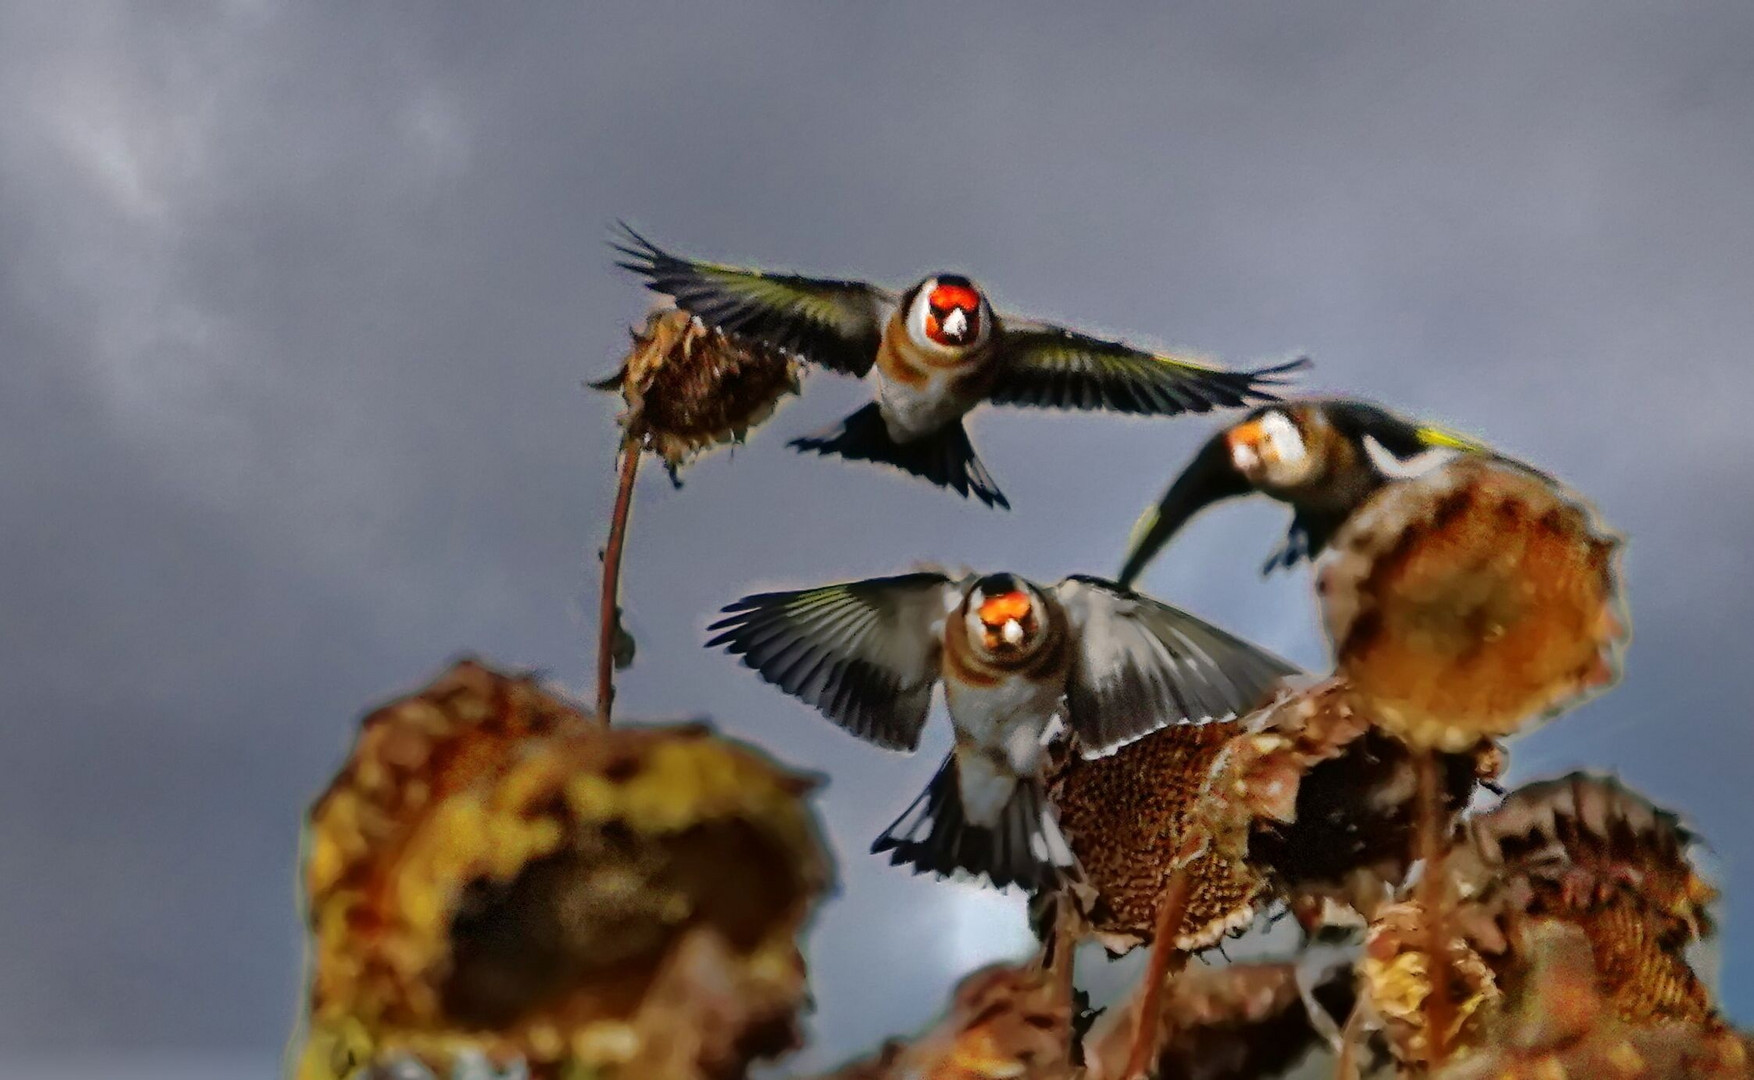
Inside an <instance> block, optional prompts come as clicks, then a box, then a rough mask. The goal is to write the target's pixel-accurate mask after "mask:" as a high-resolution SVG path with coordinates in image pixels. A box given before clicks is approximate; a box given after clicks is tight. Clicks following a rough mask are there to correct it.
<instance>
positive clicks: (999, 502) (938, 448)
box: [786, 401, 1011, 510]
mask: <svg viewBox="0 0 1754 1080" xmlns="http://www.w3.org/2000/svg"><path fill="white" fill-rule="evenodd" d="M786 445H788V446H791V447H793V448H795V449H798V450H814V451H816V452H817V453H818V454H839V455H840V456H841V457H844V458H849V459H851V460H853V461H876V462H880V463H882V464H884V465H893V466H895V467H896V468H898V469H901V470H903V471H906V472H910V473H913V474H914V475H915V476H918V477H923V478H924V479H927V480H930V481H931V482H932V483H934V484H937V485H938V486H939V487H947V488H950V489H951V490H953V491H955V492H956V493H957V494H959V495H961V496H963V497H964V498H967V497H968V496H969V495H973V496H974V497H975V498H977V499H979V500H980V501H981V502H984V503H986V504H987V505H988V506H998V507H1002V508H1004V509H1006V510H1009V509H1011V504H1010V502H1008V501H1006V499H1005V496H1004V494H1003V493H1001V492H1000V491H999V485H997V484H995V483H993V478H992V476H991V475H990V474H989V473H988V472H987V467H986V466H985V465H982V464H981V460H980V458H978V457H976V456H975V453H974V446H973V445H972V444H971V443H970V442H969V441H968V432H967V431H965V430H963V427H962V421H961V420H957V421H955V422H954V423H950V424H946V425H944V427H943V428H941V429H940V430H938V431H934V432H932V433H931V434H930V435H922V436H920V437H919V438H917V439H910V440H909V441H907V442H896V441H895V439H894V438H892V437H891V436H890V434H889V425H888V424H886V423H884V421H883V411H882V409H881V407H880V406H879V405H878V404H877V403H876V402H875V401H873V402H872V403H871V404H869V405H867V406H865V407H864V408H862V409H860V410H859V411H858V412H855V413H853V414H852V415H851V416H849V417H847V418H846V419H845V420H842V421H841V422H840V423H839V424H836V425H835V426H834V427H832V428H829V429H827V430H826V431H819V432H817V433H816V434H814V435H806V436H804V437H803V438H800V439H793V440H792V441H791V442H790V443H787V444H786Z"/></svg>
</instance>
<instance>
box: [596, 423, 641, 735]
mask: <svg viewBox="0 0 1754 1080" xmlns="http://www.w3.org/2000/svg"><path fill="white" fill-rule="evenodd" d="M639 455H640V446H639V440H638V439H636V438H634V437H633V436H631V435H629V436H628V437H626V438H625V439H622V440H621V480H620V483H619V484H618V485H617V487H616V489H615V510H614V513H613V516H611V517H610V519H609V542H608V543H607V544H605V545H604V547H603V595H602V598H601V601H600V603H599V606H598V617H597V722H598V723H599V724H602V725H603V726H604V727H608V726H609V707H610V706H611V705H613V704H614V703H615V641H616V639H617V638H618V637H619V636H620V634H621V609H620V607H619V606H618V604H617V602H616V598H617V594H618V593H619V592H620V589H621V548H622V544H623V543H624V542H625V541H626V539H627V518H628V514H629V513H630V512H631V511H632V509H633V480H634V476H635V474H636V473H638V471H639Z"/></svg>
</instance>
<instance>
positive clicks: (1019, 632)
mask: <svg viewBox="0 0 1754 1080" xmlns="http://www.w3.org/2000/svg"><path fill="white" fill-rule="evenodd" d="M999 636H1000V637H1002V638H1004V639H1005V644H1007V645H1017V644H1020V643H1021V642H1022V641H1023V624H1022V623H1020V622H1018V621H1017V620H1016V619H1006V620H1005V627H1004V629H1002V630H1000V631H999Z"/></svg>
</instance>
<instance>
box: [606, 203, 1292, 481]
mask: <svg viewBox="0 0 1754 1080" xmlns="http://www.w3.org/2000/svg"><path fill="white" fill-rule="evenodd" d="M622 228H623V229H626V232H627V237H626V239H625V241H623V242H620V243H618V244H616V251H617V252H618V253H620V254H621V255H622V256H624V257H625V259H624V261H622V262H620V263H618V264H617V265H619V266H621V267H623V268H624V269H627V270H631V271H633V272H634V273H636V274H638V275H639V276H640V277H642V278H644V279H645V283H646V286H647V287H648V288H650V289H652V290H653V291H654V292H658V293H662V294H664V295H666V296H668V297H670V298H671V299H672V300H673V301H674V302H675V304H676V306H677V307H679V308H682V309H683V310H684V311H687V312H689V313H690V314H692V315H694V316H695V317H696V318H699V319H700V320H701V321H702V322H704V323H706V324H708V325H709V326H713V327H716V328H718V329H720V330H722V331H724V332H726V333H733V334H741V335H745V336H748V337H752V338H755V339H758V340H760V341H762V342H764V343H767V344H769V345H774V346H778V347H779V348H782V349H785V350H787V351H788V352H791V353H793V354H795V355H797V356H799V357H801V358H802V359H804V360H807V361H809V362H810V363H813V364H818V365H820V366H822V367H825V368H828V369H830V370H832V371H837V372H840V373H842V374H846V375H854V376H858V377H860V378H863V377H864V376H865V375H866V374H868V373H869V372H870V371H871V369H872V368H873V367H875V368H876V369H877V400H876V401H874V402H872V403H871V404H869V405H867V406H865V407H864V408H862V409H860V410H858V411H857V412H855V413H853V414H852V415H851V416H849V417H847V418H846V419H845V420H843V421H842V422H841V423H840V424H839V425H837V426H835V427H834V428H831V429H829V430H827V431H824V432H820V433H818V434H815V435H809V436H805V437H804V438H801V439H795V440H793V441H792V443H791V444H790V445H792V446H793V447H796V448H797V449H799V450H814V451H816V452H818V453H820V454H839V455H840V456H842V457H845V458H851V459H855V460H863V461H875V462H881V463H883V464H887V465H893V466H895V467H896V468H899V469H903V470H905V471H907V472H910V473H913V474H914V475H916V476H920V477H923V478H925V479H927V480H929V481H931V482H932V483H934V484H937V485H939V486H940V487H948V488H951V489H954V490H955V491H956V492H957V493H959V494H961V495H962V496H964V497H965V498H966V497H967V496H968V495H969V494H971V493H972V494H973V495H974V496H975V497H976V498H978V499H980V500H981V501H982V502H984V503H986V504H987V505H989V506H995V505H996V506H1001V507H1006V508H1009V507H1010V503H1009V502H1007V501H1006V499H1005V496H1004V495H1003V494H1001V493H1000V491H999V488H998V485H997V484H995V483H994V482H993V478H992V476H991V475H990V474H989V473H988V472H987V470H986V466H984V465H982V464H981V461H980V459H979V458H978V457H976V456H975V452H974V447H973V446H972V445H970V443H969V441H968V433H967V431H965V430H964V429H963V426H962V418H963V416H964V415H965V414H966V413H967V412H968V411H969V410H970V409H972V408H974V407H975V406H976V405H978V404H980V403H981V402H983V401H989V402H993V403H994V404H999V405H1032V406H1037V407H1041V408H1056V409H1109V410H1112V411H1115V412H1123V413H1141V414H1151V415H1158V416H1173V415H1175V414H1177V413H1184V412H1196V413H1203V412H1207V411H1209V410H1211V409H1213V408H1218V407H1236V406H1242V405H1246V404H1249V403H1251V402H1261V401H1277V400H1278V398H1277V397H1276V396H1275V394H1274V393H1273V388H1274V387H1276V386H1279V385H1281V384H1282V383H1283V382H1284V376H1285V375H1287V374H1288V373H1290V372H1292V371H1296V370H1299V369H1301V368H1304V367H1306V366H1308V364H1309V360H1308V358H1306V357H1300V358H1298V359H1296V360H1292V361H1290V362H1288V363H1283V364H1278V365H1275V366H1272V367H1266V368H1261V369H1259V370H1256V371H1230V370H1227V369H1224V368H1220V367H1214V366H1212V365H1209V364H1204V363H1201V362H1199V361H1196V360H1192V359H1189V358H1186V357H1181V356H1172V355H1168V354H1164V353H1154V352H1150V351H1148V350H1145V349H1138V348H1134V347H1132V346H1130V345H1126V344H1123V343H1122V342H1119V341H1109V340H1105V339H1103V338H1098V337H1092V336H1090V335H1087V334H1082V333H1079V332H1077V331H1074V330H1067V329H1065V328H1063V327H1060V326H1055V325H1052V324H1050V323H1045V322H1037V321H1034V320H1030V319H1024V318H1019V317H1016V316H1011V315H999V314H997V313H996V312H994V310H993V308H992V305H991V303H989V301H988V299H987V296H986V294H985V293H983V292H982V291H981V290H980V288H979V287H977V286H976V285H975V284H974V283H973V282H972V281H970V280H969V279H967V278H965V277H961V276H959V275H956V274H935V275H933V276H931V277H928V278H925V279H924V280H922V281H920V282H918V283H917V284H915V285H914V286H913V287H912V288H909V289H907V290H906V291H905V292H903V293H901V294H900V295H899V296H897V295H896V294H895V293H893V292H891V291H889V290H887V289H882V288H879V287H877V286H875V285H869V284H866V283H865V282H862V281H837V280H831V279H828V278H812V277H803V276H799V275H796V274H777V273H768V272H766V271H761V270H748V269H741V268H737V267H732V266H723V265H719V264H717V263H708V262H697V261H695V260H692V259H686V258H682V257H681V256H677V255H672V254H670V253H669V252H666V251H663V250H661V249H660V248H658V247H657V246H656V245H654V244H652V243H651V242H650V241H648V240H646V239H645V238H644V237H642V236H640V235H639V234H638V233H636V232H634V231H633V230H632V229H631V228H628V227H627V226H626V225H623V226H622Z"/></svg>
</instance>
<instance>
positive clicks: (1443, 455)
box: [1364, 435, 1460, 480]
mask: <svg viewBox="0 0 1754 1080" xmlns="http://www.w3.org/2000/svg"><path fill="white" fill-rule="evenodd" d="M1364 453H1365V456H1366V457H1368V458H1370V463H1371V464H1372V465H1374V466H1376V471H1377V472H1379V473H1381V474H1382V475H1384V476H1386V477H1388V478H1389V479H1390V480H1410V479H1412V478H1413V477H1415V476H1422V475H1424V474H1425V473H1428V472H1430V471H1431V470H1432V469H1435V468H1437V467H1438V466H1439V465H1442V464H1443V463H1444V462H1446V461H1451V460H1454V459H1455V458H1456V457H1458V456H1459V455H1460V451H1458V450H1452V449H1450V448H1449V447H1447V446H1433V447H1431V448H1430V449H1428V450H1422V451H1420V452H1419V453H1417V454H1414V455H1413V456H1412V457H1410V458H1398V457H1396V456H1395V455H1394V454H1392V453H1390V452H1389V449H1388V447H1386V446H1384V445H1383V444H1382V443H1379V442H1377V441H1376V437H1375V436H1373V435H1366V436H1365V437H1364Z"/></svg>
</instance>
